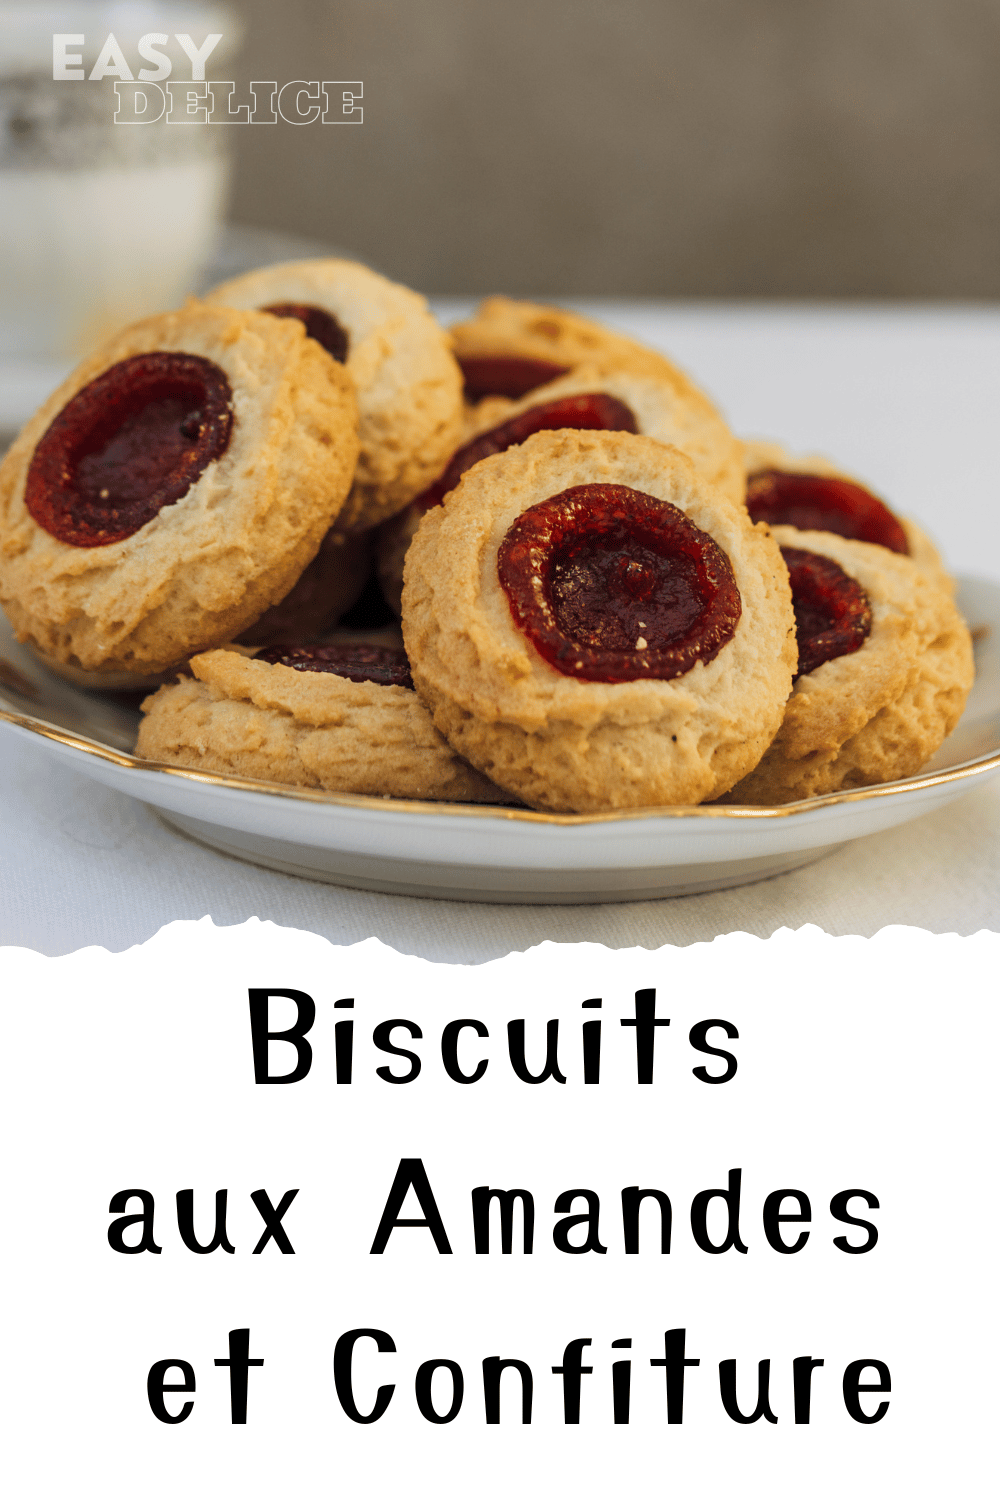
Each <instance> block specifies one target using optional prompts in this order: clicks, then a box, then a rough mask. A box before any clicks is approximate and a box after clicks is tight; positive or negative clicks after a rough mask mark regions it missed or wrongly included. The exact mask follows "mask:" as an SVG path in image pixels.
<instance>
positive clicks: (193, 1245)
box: [177, 1188, 236, 1255]
mask: <svg viewBox="0 0 1000 1500" xmlns="http://www.w3.org/2000/svg"><path fill="white" fill-rule="evenodd" d="M228 1197H229V1193H228V1192H227V1190H226V1189H225V1188H220V1189H219V1191H218V1192H217V1193H216V1195H215V1233H214V1235H213V1236H212V1239H211V1242H210V1243H209V1244H207V1245H203V1244H201V1242H200V1241H199V1239H198V1237H197V1235H196V1234H195V1232H194V1189H193V1188H182V1189H181V1191H180V1192H179V1193H178V1194H177V1228H178V1229H179V1230H180V1235H181V1239H182V1240H183V1241H184V1243H185V1245H187V1247H188V1249H189V1250H193V1251H194V1253H195V1255H211V1253H212V1251H213V1250H218V1249H220V1248H221V1249H223V1250H225V1252H226V1254H227V1255H235V1254H236V1251H235V1250H234V1248H233V1246H232V1245H231V1244H230V1243H229V1240H228V1239H227V1238H226V1202H227V1199H228Z"/></svg>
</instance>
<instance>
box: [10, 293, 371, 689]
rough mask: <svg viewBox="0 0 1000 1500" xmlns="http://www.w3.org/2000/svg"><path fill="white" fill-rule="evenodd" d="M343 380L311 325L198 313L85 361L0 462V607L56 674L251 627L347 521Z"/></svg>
mask: <svg viewBox="0 0 1000 1500" xmlns="http://www.w3.org/2000/svg"><path fill="white" fill-rule="evenodd" d="M357 455H358V437H357V408H356V404H355V399H354V392H353V389H352V387H351V382H350V380H349V378H348V377H347V375H346V373H345V372H344V370H343V369H342V368H341V367H340V366H339V365H336V364H334V362H333V361H332V360H330V359H329V358H328V356H327V355H326V354H324V353H323V351H322V350H321V349H320V348H319V347H318V345H316V344H315V343H314V342H313V341H312V340H310V339H308V338H307V337H306V334H305V330H304V329H303V327H302V325H301V324H300V323H296V322H288V321H282V320H279V319H277V318H269V317H265V316H264V315H263V314H262V313H245V312H235V311H232V310H230V309H227V308H223V307H206V306H204V305H202V304H198V303H190V304H189V305H188V306H187V307H185V308H184V309H182V310H181V311H180V312H175V313H166V314H162V315H160V316H158V317H153V318H147V319H145V320H144V321H143V322H141V323H137V324H135V325H134V326H133V327H131V328H128V329H126V330H125V331H124V332H122V333H121V334H119V335H118V336H117V337H116V338H115V339H113V340H112V341H111V342H110V343H108V344H106V345H105V346H104V348H102V349H101V350H99V351H98V352H97V353H96V354H94V355H93V356H91V358H89V359H88V360H86V361H85V362H84V363H83V364H82V365H81V366H80V367H79V368H78V369H77V370H75V371H74V373H73V374H72V375H70V376H69V378H68V379H67V380H66V381H65V382H64V384H63V385H62V386H61V387H60V388H59V390H57V391H56V392H55V393H54V395H52V396H51V397H50V398H49V400H48V401H47V402H46V403H45V405H44V406H43V407H42V408H41V410H40V411H39V412H38V413H37V414H36V415H35V416H34V417H33V418H32V419H31V420H30V421H29V422H28V424H27V426H26V427H25V428H24V430H23V432H22V433H21V435H20V437H19V438H18V439H17V441H16V442H15V443H14V446H13V447H12V448H11V450H10V452H9V453H8V455H7V457H6V459H5V460H4V463H3V466H2V468H0V600H2V602H3V606H4V608H5V610H6V611H7V613H8V615H9V616H10V618H11V620H12V622H13V624H14V626H15V628H16V630H17V633H18V637H19V639H21V640H22V641H28V642H30V643H31V644H32V645H33V646H35V647H36V648H37V649H38V650H39V651H40V652H41V653H42V654H43V656H44V657H46V658H48V659H49V660H50V661H51V662H52V663H53V664H54V665H56V666H57V667H58V666H59V665H60V664H62V665H64V666H65V667H67V668H68V669H70V670H71V671H76V672H80V671H81V670H82V671H83V672H88V673H91V674H93V677H94V681H95V683H97V684H101V683H103V684H105V685H107V684H108V683H110V682H111V681H112V680H113V678H114V676H115V675H116V674H122V673H124V674H129V675H131V676H133V677H137V678H141V677H142V676H144V675H146V674H149V673H156V672H162V671H166V670H168V669H170V668H172V667H174V666H176V665H177V664H178V663H180V662H182V661H184V660H185V659H186V658H187V657H189V656H190V655H191V654H192V653H193V652H196V651H202V650H205V649H206V648H208V647H212V646H216V645H218V644H220V643H221V642H223V641H227V640H229V639H231V638H232V637H233V636H234V635H237V634H238V633H239V632H240V631H241V630H244V629H246V627H247V626H249V625H251V624H252V623H253V622H254V621H255V620H256V619H258V618H259V616H260V615H262V614H263V613H264V611H265V610H266V609H267V608H268V607H269V606H270V605H271V604H274V603H275V602H277V601H278V600H279V599H281V598H283V597H284V596H285V595H286V594H287V593H288V591H289V590H290V589H291V587H292V585H293V584H294V583H295V581H296V579H297V578H298V577H299V575H300V574H301V573H302V571H303V569H304V568H305V567H306V565H307V563H309V561H310V560H311V558H312V557H313V556H314V555H315V554H316V552H317V550H318V548H319V545H320V543H321V541H322V539H323V537H324V535H325V534H326V532H327V531H328V529H329V527H330V525H331V523H332V522H333V520H334V519H335V518H336V516H337V514H338V512H339V511H340V508H341V506H342V505H343V503H344V501H345V499H346V497H347V494H348V491H349V490H350V486H351V479H352V476H353V473H354V469H355V465H356V463H357Z"/></svg>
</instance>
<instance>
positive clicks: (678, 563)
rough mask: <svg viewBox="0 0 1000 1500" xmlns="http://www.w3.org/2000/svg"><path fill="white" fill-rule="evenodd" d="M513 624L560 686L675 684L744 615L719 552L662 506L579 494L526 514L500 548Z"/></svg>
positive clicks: (598, 489)
mask: <svg viewBox="0 0 1000 1500" xmlns="http://www.w3.org/2000/svg"><path fill="white" fill-rule="evenodd" d="M497 569H498V573H499V576H500V583H501V586H502V588H503V590H504V593H505V594H506V595H507V600H508V603H509V605H510V611H511V614H512V615H513V617H514V622H515V624H516V625H517V626H518V628H519V629H520V630H522V631H523V632H524V634H525V635H526V636H527V637H528V639H529V640H530V641H531V643H532V645H533V646H534V647H535V648H536V650H537V651H538V652H539V653H540V654H541V655H542V656H543V657H544V658H545V660H546V661H547V662H549V663H550V664H551V665H552V666H553V667H555V669H556V671H557V672H562V673H564V674H565V675H566V676H567V677H581V678H585V679H586V680H587V681H589V682H636V681H638V680H639V679H642V678H656V679H659V680H666V679H669V678H672V677H681V676H682V675H683V674H684V673H685V672H689V671H690V670H691V668H692V667H693V666H694V665H695V664H696V663H697V662H699V661H700V662H704V663H706V665H707V663H708V662H710V661H712V660H713V658H714V657H716V656H717V655H718V654H719V652H720V651H721V650H722V648H723V646H725V645H726V643H727V642H728V641H731V640H732V638H733V635H734V633H735V631H736V626H737V625H738V623H739V619H740V615H741V613H742V610H743V606H742V602H741V600H740V593H739V589H738V588H737V586H736V579H735V578H734V577H733V570H732V567H731V566H730V562H729V559H728V557H727V556H726V554H725V553H724V552H723V551H722V549H721V547H719V546H718V545H717V543H716V542H714V541H713V540H712V538H711V537H710V536H709V535H708V534H707V533H706V532H704V531H702V530H700V528H699V527H697V526H695V525H694V523H693V522H692V521H689V520H688V518H687V516H686V515H685V514H684V512H683V511H681V510H678V508H677V507H676V506H675V505H670V504H669V503H668V502H667V501H665V500H656V499H654V497H653V496H652V495H644V494H642V493H641V491H639V490H633V489H627V488H626V487H625V486H624V485H617V484H581V485H576V486H575V487H574V488H573V489H569V490H563V492H562V493H561V494H559V495H553V496H552V498H551V499H549V500H542V501H540V502H539V504H537V505H532V506H530V507H529V508H528V509H527V510H526V511H523V512H522V513H521V515H520V516H518V518H517V520H516V521H515V522H514V524H513V525H512V526H511V528H510V530H509V531H508V532H507V535H506V536H505V537H504V539H503V541H502V543H501V544H500V551H499V554H498V557H497Z"/></svg>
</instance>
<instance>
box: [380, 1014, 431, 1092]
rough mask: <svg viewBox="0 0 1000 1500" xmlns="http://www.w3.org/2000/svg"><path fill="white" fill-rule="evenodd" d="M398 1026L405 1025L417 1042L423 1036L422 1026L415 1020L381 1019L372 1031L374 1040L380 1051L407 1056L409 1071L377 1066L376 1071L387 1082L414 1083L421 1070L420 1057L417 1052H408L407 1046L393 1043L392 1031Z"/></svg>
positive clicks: (397, 1055)
mask: <svg viewBox="0 0 1000 1500" xmlns="http://www.w3.org/2000/svg"><path fill="white" fill-rule="evenodd" d="M397 1026H405V1027H406V1029H407V1031H408V1032H409V1033H410V1036H411V1037H412V1038H413V1040H414V1041H415V1042H419V1041H420V1040H421V1038H422V1037H423V1032H422V1031H421V1030H420V1027H419V1026H417V1025H416V1023H415V1022H413V1021H381V1022H380V1023H379V1024H378V1026H376V1027H375V1030H374V1031H373V1032H372V1041H373V1042H374V1043H375V1045H376V1047H377V1048H378V1050H379V1051H380V1052H388V1053H390V1054H391V1055H392V1056H393V1057H405V1058H406V1060H407V1061H408V1062H409V1064H410V1068H409V1072H407V1073H394V1072H393V1071H392V1069H391V1068H376V1069H375V1071H376V1073H377V1074H378V1076H379V1077H380V1078H383V1079H384V1080H385V1082H386V1083H412V1082H413V1080H414V1078H416V1077H417V1074H418V1073H419V1072H420V1058H419V1057H418V1056H417V1054H416V1053H415V1052H407V1050H406V1048H405V1047H396V1046H394V1045H393V1041H392V1033H393V1031H394V1030H395V1029H396V1027H397Z"/></svg>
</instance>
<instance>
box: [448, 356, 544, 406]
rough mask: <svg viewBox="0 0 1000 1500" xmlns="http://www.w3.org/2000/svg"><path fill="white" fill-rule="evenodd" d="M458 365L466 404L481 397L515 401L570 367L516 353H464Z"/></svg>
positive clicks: (479, 399)
mask: <svg viewBox="0 0 1000 1500" xmlns="http://www.w3.org/2000/svg"><path fill="white" fill-rule="evenodd" d="M458 362H459V364H460V365H461V367H462V374H463V375H464V376H465V399H466V401H481V400H482V399H483V397H484V396H510V397H511V399H512V400H514V401H517V400H518V399H519V398H520V397H521V396H526V395H527V394H528V392H529V391H534V390H537V388H538V387H539V386H540V385H547V384H548V382H549V381H550V380H558V378H559V376H560V375H568V374H569V371H570V366H569V365H557V364H554V363H553V362H552V360H550V359H526V358H523V357H522V356H521V355H518V354H464V355H461V356H460V357H459V361H458Z"/></svg>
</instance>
